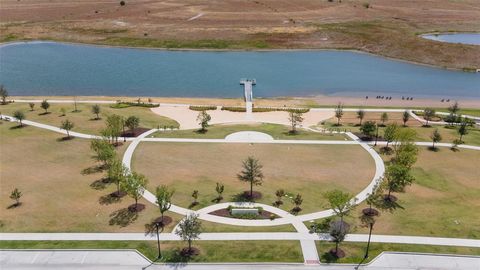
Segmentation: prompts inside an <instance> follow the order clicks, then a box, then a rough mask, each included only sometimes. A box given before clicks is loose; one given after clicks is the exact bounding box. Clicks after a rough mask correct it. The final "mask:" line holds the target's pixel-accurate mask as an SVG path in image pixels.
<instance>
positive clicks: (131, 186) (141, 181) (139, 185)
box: [121, 172, 148, 212]
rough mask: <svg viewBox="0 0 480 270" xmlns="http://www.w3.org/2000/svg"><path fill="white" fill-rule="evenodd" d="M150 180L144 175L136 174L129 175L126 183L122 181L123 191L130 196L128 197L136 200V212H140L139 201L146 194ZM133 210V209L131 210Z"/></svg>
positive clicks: (125, 180)
mask: <svg viewBox="0 0 480 270" xmlns="http://www.w3.org/2000/svg"><path fill="white" fill-rule="evenodd" d="M147 183H148V179H147V178H146V177H145V176H144V175H143V174H139V173H136V172H131V173H129V174H128V175H127V176H126V177H125V179H124V181H122V183H121V185H122V190H125V192H126V193H127V194H128V196H130V197H132V198H133V199H135V207H134V211H135V212H136V211H138V209H139V208H138V199H140V198H141V197H142V195H143V193H144V192H145V187H146V186H147ZM131 210H133V209H131Z"/></svg>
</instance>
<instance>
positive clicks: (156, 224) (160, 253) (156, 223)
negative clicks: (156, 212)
mask: <svg viewBox="0 0 480 270" xmlns="http://www.w3.org/2000/svg"><path fill="white" fill-rule="evenodd" d="M155 227H156V229H157V246H158V257H157V260H159V259H160V258H162V251H161V249H160V233H159V228H160V227H161V228H162V232H163V224H161V223H160V222H155Z"/></svg>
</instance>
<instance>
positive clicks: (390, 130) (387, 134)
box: [383, 123, 398, 148]
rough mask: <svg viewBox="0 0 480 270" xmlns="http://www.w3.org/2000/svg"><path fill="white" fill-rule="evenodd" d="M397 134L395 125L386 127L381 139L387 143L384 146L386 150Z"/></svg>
mask: <svg viewBox="0 0 480 270" xmlns="http://www.w3.org/2000/svg"><path fill="white" fill-rule="evenodd" d="M397 132H398V126H397V123H392V124H389V125H387V127H386V128H385V131H384V133H383V138H384V139H385V140H386V141H387V145H386V146H385V148H388V144H389V143H391V142H393V141H394V140H395V137H396V136H397Z"/></svg>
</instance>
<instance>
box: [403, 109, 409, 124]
mask: <svg viewBox="0 0 480 270" xmlns="http://www.w3.org/2000/svg"><path fill="white" fill-rule="evenodd" d="M408 120H410V113H408V111H407V110H405V111H404V112H403V115H402V121H403V126H404V127H406V126H407V122H408Z"/></svg>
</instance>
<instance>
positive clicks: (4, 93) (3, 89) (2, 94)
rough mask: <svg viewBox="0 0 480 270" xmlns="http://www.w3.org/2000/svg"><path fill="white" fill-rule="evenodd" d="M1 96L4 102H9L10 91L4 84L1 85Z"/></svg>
mask: <svg viewBox="0 0 480 270" xmlns="http://www.w3.org/2000/svg"><path fill="white" fill-rule="evenodd" d="M0 97H2V104H3V105H5V104H7V97H8V91H7V88H5V87H4V86H3V84H2V85H0Z"/></svg>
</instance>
